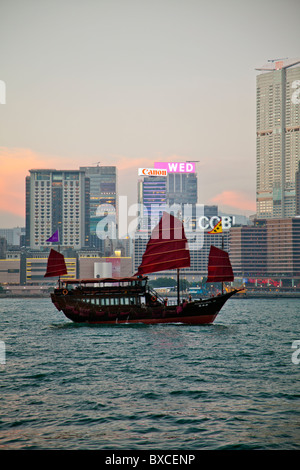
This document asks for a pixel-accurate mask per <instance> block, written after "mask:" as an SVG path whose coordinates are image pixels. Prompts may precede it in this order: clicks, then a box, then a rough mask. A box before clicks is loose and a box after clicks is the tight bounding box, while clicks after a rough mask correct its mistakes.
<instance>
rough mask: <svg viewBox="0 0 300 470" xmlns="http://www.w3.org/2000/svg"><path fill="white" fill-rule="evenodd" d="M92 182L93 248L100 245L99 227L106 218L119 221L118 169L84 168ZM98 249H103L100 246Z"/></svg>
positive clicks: (103, 167) (91, 216) (91, 225)
mask: <svg viewBox="0 0 300 470" xmlns="http://www.w3.org/2000/svg"><path fill="white" fill-rule="evenodd" d="M80 170H81V171H84V173H85V175H86V177H87V178H89V180H90V233H91V244H90V245H91V246H95V247H97V246H98V245H99V243H98V239H97V226H98V224H99V222H101V220H103V218H104V217H105V216H109V217H113V218H114V219H115V223H116V220H117V210H118V204H117V168H116V167H115V166H99V165H97V166H82V167H80ZM98 248H100V249H101V246H100V245H99V246H98Z"/></svg>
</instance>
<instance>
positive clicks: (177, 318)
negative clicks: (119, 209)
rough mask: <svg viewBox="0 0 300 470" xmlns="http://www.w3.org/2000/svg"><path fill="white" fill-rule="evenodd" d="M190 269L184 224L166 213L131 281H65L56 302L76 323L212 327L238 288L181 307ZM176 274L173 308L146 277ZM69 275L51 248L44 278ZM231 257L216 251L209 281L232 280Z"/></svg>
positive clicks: (55, 295)
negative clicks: (183, 278) (183, 277)
mask: <svg viewBox="0 0 300 470" xmlns="http://www.w3.org/2000/svg"><path fill="white" fill-rule="evenodd" d="M189 266H190V252H189V249H188V243H187V239H186V236H185V233H184V228H183V224H182V222H181V221H180V220H179V219H178V218H175V217H174V216H173V215H171V214H168V213H166V212H164V213H163V216H162V218H161V219H160V221H159V223H158V224H157V226H156V227H155V228H154V229H153V231H152V235H151V238H150V240H149V241H148V244H147V247H146V251H145V253H144V255H143V258H142V263H141V265H140V266H139V268H138V271H137V273H136V274H135V275H134V276H132V277H122V278H101V279H97V278H96V279H73V280H71V279H70V280H64V281H61V280H60V278H59V287H58V288H55V289H54V293H52V294H51V299H52V302H53V304H54V305H55V307H56V308H57V309H58V310H59V311H62V312H63V313H64V314H65V316H66V317H67V318H68V319H70V320H72V321H73V322H76V323H90V324H115V323H129V324H130V323H144V324H157V323H185V324H189V325H201V324H209V323H212V322H213V321H214V320H215V318H216V316H217V315H218V313H219V312H220V310H221V308H222V307H223V305H224V304H225V302H226V301H227V300H228V299H229V298H230V297H231V296H233V295H234V294H235V293H236V292H238V291H239V289H234V290H232V291H231V292H227V293H225V294H224V293H223V288H222V294H219V295H217V296H215V297H210V298H207V299H203V300H194V301H184V302H180V292H179V274H180V273H179V272H180V269H181V268H186V267H189ZM170 269H177V303H176V304H175V305H168V304H167V302H166V301H165V300H164V299H163V298H162V297H160V296H159V295H158V294H157V293H156V292H155V290H153V289H151V287H150V286H149V284H148V277H147V276H146V274H149V273H156V272H158V271H165V270H170ZM65 274H67V269H66V264H65V261H64V256H63V255H62V254H61V253H59V252H58V251H55V250H53V249H51V251H50V255H49V258H48V264H47V272H46V274H45V277H51V276H61V275H65ZM233 279H234V277H233V271H232V267H231V263H230V260H229V256H228V253H227V252H226V251H224V250H221V249H219V248H217V247H215V246H213V245H212V246H211V248H210V254H209V263H208V278H207V282H210V283H211V282H222V286H223V282H225V281H227V282H230V281H233Z"/></svg>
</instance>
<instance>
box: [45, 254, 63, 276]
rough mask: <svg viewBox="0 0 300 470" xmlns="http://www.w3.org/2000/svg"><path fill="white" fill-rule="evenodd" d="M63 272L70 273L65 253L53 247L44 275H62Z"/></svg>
mask: <svg viewBox="0 0 300 470" xmlns="http://www.w3.org/2000/svg"><path fill="white" fill-rule="evenodd" d="M63 274H68V271H67V266H66V263H65V258H64V255H62V254H61V253H59V252H58V251H55V250H53V248H51V251H50V254H49V258H48V263H47V271H46V274H45V275H44V277H54V276H62V275H63Z"/></svg>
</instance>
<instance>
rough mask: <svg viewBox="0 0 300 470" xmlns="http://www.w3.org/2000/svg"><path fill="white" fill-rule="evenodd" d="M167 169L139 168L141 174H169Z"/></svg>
mask: <svg viewBox="0 0 300 470" xmlns="http://www.w3.org/2000/svg"><path fill="white" fill-rule="evenodd" d="M167 174H168V173H167V170H165V169H157V168H139V176H167Z"/></svg>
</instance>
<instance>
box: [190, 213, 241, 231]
mask: <svg viewBox="0 0 300 470" xmlns="http://www.w3.org/2000/svg"><path fill="white" fill-rule="evenodd" d="M220 220H222V228H223V229H225V230H226V229H229V228H230V227H232V225H235V216H234V215H233V216H228V215H224V216H222V217H219V216H217V215H215V216H213V217H211V218H210V219H209V218H208V217H206V215H202V216H201V217H199V219H198V226H199V228H200V229H201V230H207V229H213V228H214V227H215V226H216V224H217V223H218V222H220Z"/></svg>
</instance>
